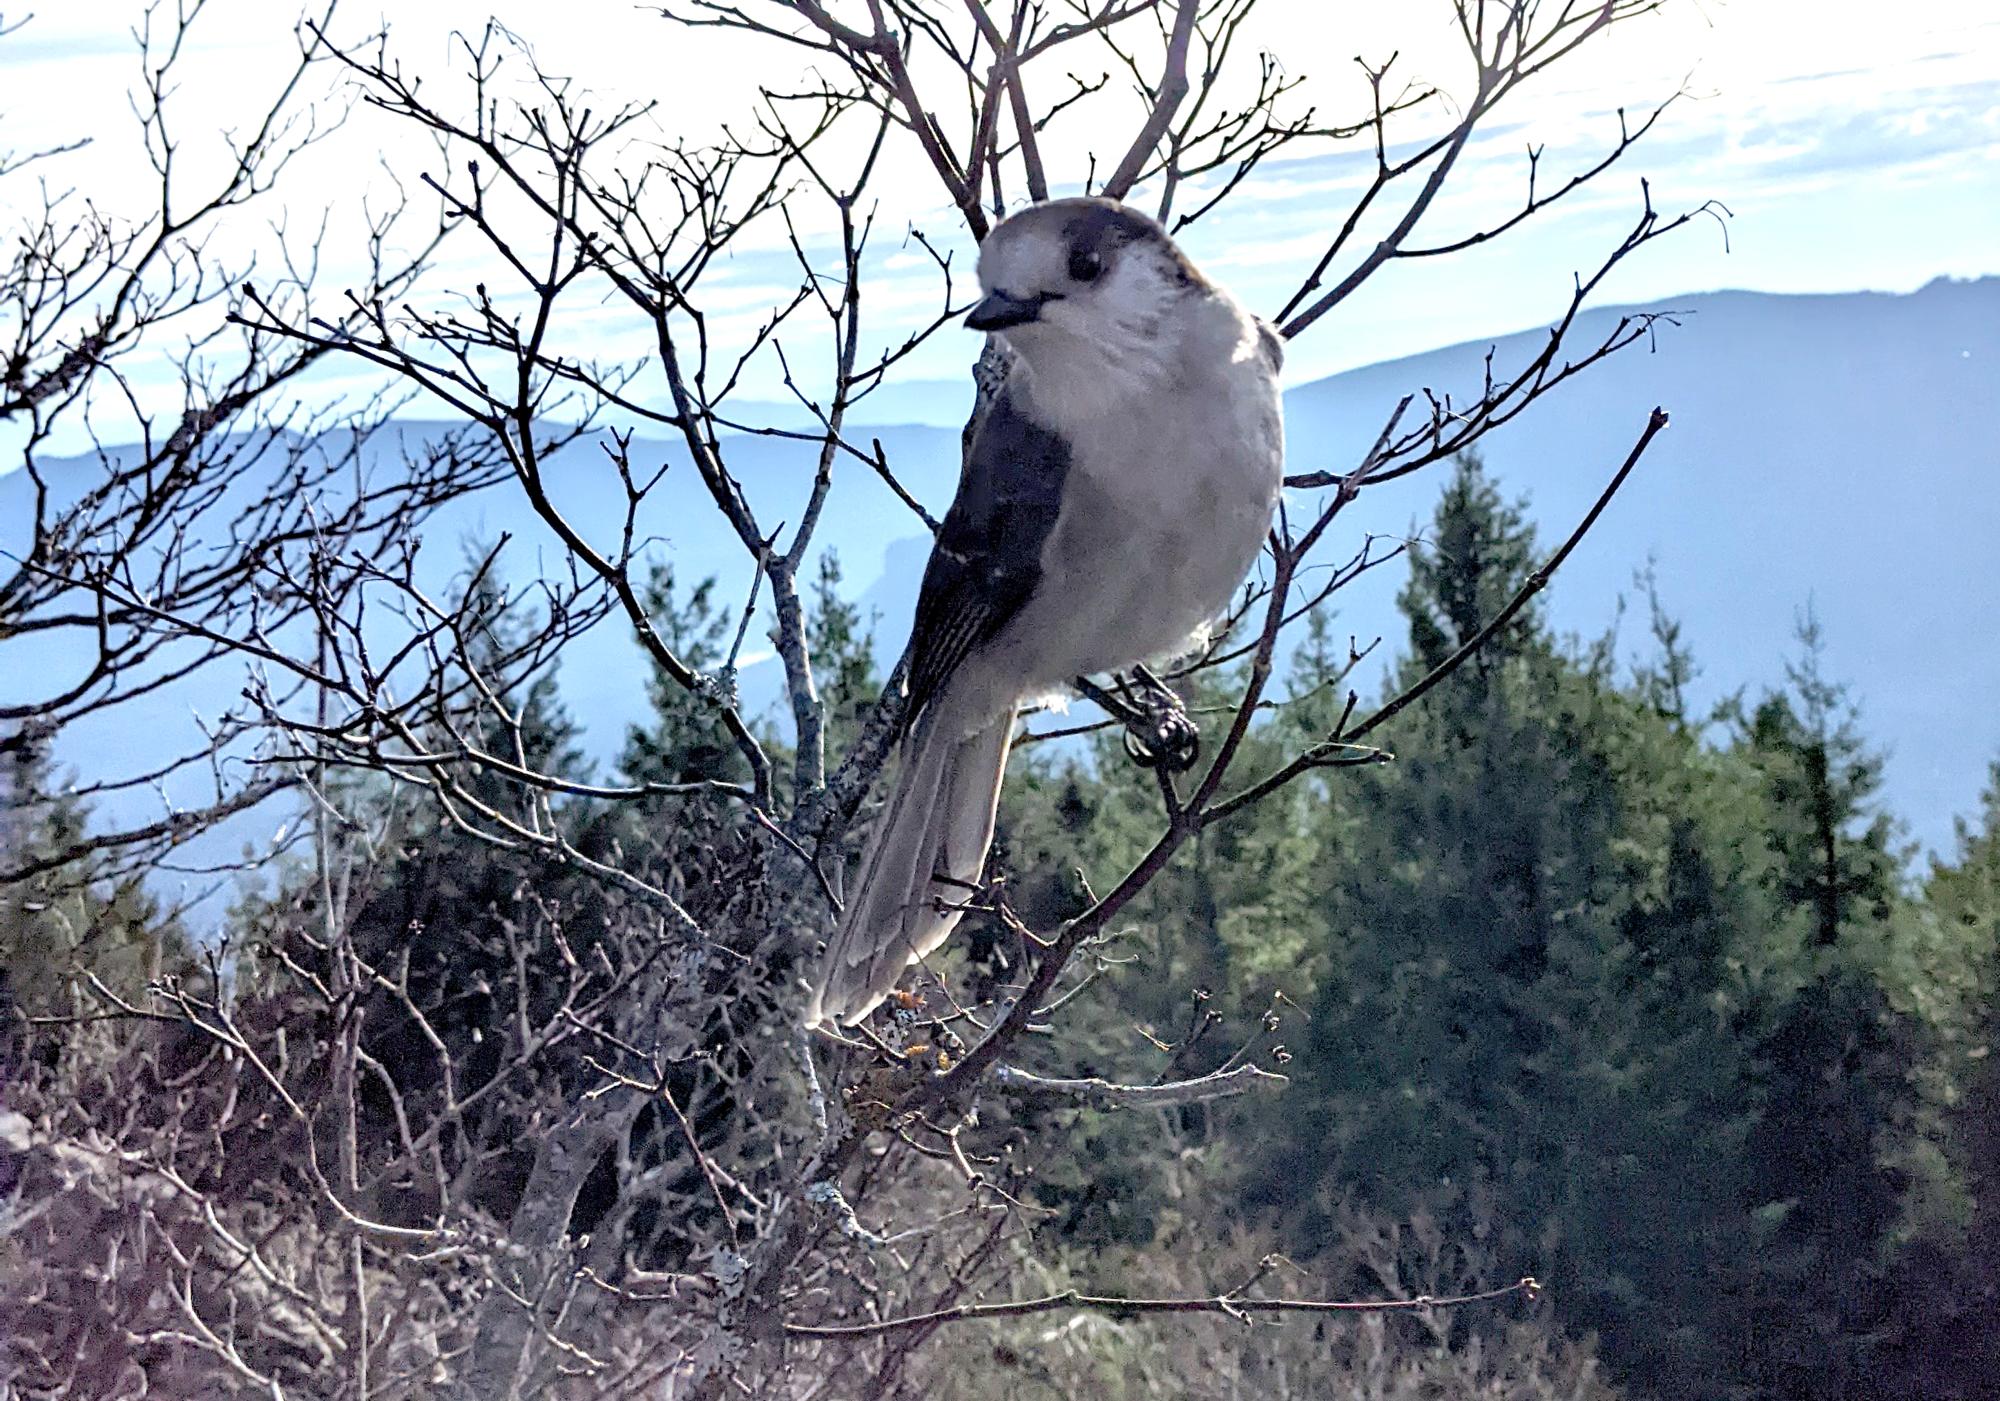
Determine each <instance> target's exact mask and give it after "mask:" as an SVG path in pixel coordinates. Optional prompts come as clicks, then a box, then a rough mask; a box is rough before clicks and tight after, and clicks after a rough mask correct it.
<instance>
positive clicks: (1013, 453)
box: [904, 384, 1070, 726]
mask: <svg viewBox="0 0 2000 1401" xmlns="http://www.w3.org/2000/svg"><path fill="white" fill-rule="evenodd" d="M1069 465H1070V452H1069V445H1068V444H1067V443H1066V442H1064V441H1063V439H1062V438H1061V437H1060V436H1059V435H1058V434H1056V433H1053V432H1051V431H1050V430H1049V429H1046V428H1044V427H1042V426H1041V425H1040V424H1037V423H1035V422H1033V421H1032V420H1031V419H1029V418H1028V417H1027V416H1026V415H1025V414H1023V413H1022V412H1021V410H1020V408H1019V406H1018V405H1017V404H1016V403H1015V400H1014V397H1013V392H1012V389H1011V388H1010V387H1009V386H1007V385H1004V384H1003V385H1002V386H1001V388H1000V390H999V392H998V394H996V395H995V396H994V398H993V401H992V402H991V403H990V404H989V405H988V406H987V409H986V412H985V414H984V415H982V416H981V418H980V421H979V423H978V425H977V426H976V427H975V428H974V430H973V433H972V441H971V443H970V445H969V446H968V447H967V449H966V453H965V463H964V467H963V468H962V470H961V471H960V473H959V478H958V495H957V497H956V498H955V499H954V500H953V501H952V503H951V509H950V510H949V511H947V512H945V517H944V520H943V521H942V522H941V523H940V524H939V526H938V533H937V540H936V543H935V544H934V545H933V546H932V548H931V557H930V562H929V563H928V564H926V565H925V566H924V583H923V589H922V591H921V592H920V593H919V594H918V595H917V620H916V626H915V628H914V630H913V631H912V633H911V637H910V673H909V696H910V704H909V707H908V709H907V710H905V712H904V716H905V720H904V723H905V725H906V726H907V725H912V724H914V723H915V722H916V720H917V718H918V717H919V716H920V715H921V714H922V713H923V710H924V707H926V706H927V705H929V704H930V703H931V702H932V701H934V700H936V699H937V696H938V693H939V692H940V691H941V690H943V688H944V684H945V682H946V681H947V680H949V679H950V677H951V674H952V673H953V672H954V671H956V670H957V669H958V666H959V664H960V663H961V662H963V661H964V660H965V658H966V656H967V654H968V653H970V652H971V651H972V650H973V649H974V648H976V647H979V646H981V645H982V644H984V643H986V642H990V641H991V640H992V639H993V637H994V636H995V635H996V634H997V633H998V632H999V631H1000V629H1001V628H1003V627H1005V626H1006V625H1007V622H1008V620H1009V619H1011V618H1012V617H1013V616H1014V615H1015V614H1016V613H1018V612H1019V611H1020V610H1021V607H1022V605H1024V604H1025V603H1026V602H1027V601H1028V598H1029V597H1030V595H1032V594H1033V593H1034V591H1035V586H1036V585H1037V584H1038V583H1040V582H1041V577H1042V546H1043V545H1044V544H1045V543H1046V542H1047V541H1048V538H1049V533H1050V532H1051V531H1053V530H1054V529H1055V524H1056V516H1057V514H1058V513H1059V512H1060V511H1061V509H1062V493H1063V481H1064V478H1065V477H1066V476H1067V475H1068V473H1069Z"/></svg>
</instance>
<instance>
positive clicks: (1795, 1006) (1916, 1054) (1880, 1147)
mask: <svg viewBox="0 0 2000 1401" xmlns="http://www.w3.org/2000/svg"><path fill="white" fill-rule="evenodd" d="M1799 639H1800V642H1801V657H1800V658H1799V660H1797V661H1796V662H1794V663H1793V664H1792V665H1791V666H1790V667H1789V668H1788V673H1787V674H1788V681H1789V686H1788V689H1787V690H1786V691H1784V692H1779V693H1774V694H1772V695H1769V696H1767V697H1765V698H1764V700H1763V701H1762V702H1761V703H1759V704H1758V705H1757V706H1756V707H1755V709H1754V710H1753V711H1752V712H1751V713H1750V714H1749V716H1748V717H1747V719H1744V720H1741V721H1739V722H1738V730H1739V735H1738V741H1737V747H1738V750H1739V752H1740V753H1741V754H1742V756H1743V757H1744V758H1745V759H1746V760H1747V761H1748V762H1749V763H1750V764H1751V765H1752V766H1753V767H1754V769H1755V770H1756V772H1757V773H1758V775H1759V778H1760V780H1761V786H1762V789H1763V799H1764V817H1763V821H1762V824H1761V825H1762V829H1763V832H1764V842H1765V847H1766V851H1767V853H1768V857H1769V868H1768V873H1767V877H1766V879H1767V884H1768V889H1769V893H1770V896H1771V899H1772V902H1773V910H1774V913H1773V919H1772V923H1771V925H1770V929H1769V935H1768V940H1769V942H1768V943H1767V944H1766V946H1765V947H1764V948H1763V949H1762V950H1761V951H1759V952H1760V956H1761V957H1762V959H1763V961H1764V972H1763V976H1762V979H1761V994H1762V995H1761V998H1760V1000H1759V1002H1758V1004H1757V1005H1756V1006H1755V1007H1753V1009H1752V1016H1751V1017H1749V1018H1748V1019H1746V1023H1745V1030H1746V1032H1747V1033H1748V1035H1749V1037H1750V1038H1751V1040H1752V1042H1753V1045H1754V1050H1753V1058H1754V1063H1755V1067H1756V1068H1755V1080H1754V1083H1755V1093H1756V1095H1757V1101H1758V1108H1759V1119H1758V1123H1757V1125H1756V1128H1755V1130H1754V1132H1753V1133H1752V1135H1751V1139H1750V1143H1749V1154H1750V1161H1751V1165H1752V1169H1753V1172H1754V1176H1753V1177H1752V1179H1751V1180H1750V1182H1749V1183H1748V1188H1749V1192H1748V1196H1747V1197H1746V1200H1745V1204H1746V1206H1748V1207H1750V1208H1751V1209H1752V1210H1753V1211H1754V1213H1755V1214H1756V1216H1757V1218H1758V1219H1759V1220H1760V1221H1761V1222H1763V1223H1764V1224H1765V1225H1766V1226H1767V1228H1768V1231H1769V1244H1768V1247H1767V1249H1766V1250H1765V1252H1764V1254H1763V1256H1762V1257H1761V1258H1760V1259H1759V1261H1758V1262H1757V1267H1756V1269H1755V1271H1754V1272H1753V1274H1752V1276H1751V1277H1750V1278H1749V1280H1748V1281H1747V1284H1746V1291H1745V1307H1746V1309H1747V1313H1748V1319H1749V1323H1750V1333H1749V1335H1748V1341H1749V1343H1750V1346H1749V1348H1748V1351H1747V1352H1746V1354H1745V1358H1744V1363H1743V1369H1744V1371H1745V1373H1746V1375H1747V1376H1748V1377H1749V1378H1750V1379H1751V1380H1752V1381H1753V1382H1754V1383H1755V1384H1756V1385H1757V1387H1758V1388H1759V1391H1760V1394H1763V1395H1767V1396H1772V1397H1785V1398H1793V1397H1796V1398H1807V1397H1818V1396H1826V1395H1846V1396H1857V1397H1863V1396H1873V1395H1890V1394H1898V1393H1897V1391H1896V1389H1895V1386H1894V1385H1893V1384H1887V1385H1888V1389H1887V1390H1883V1389H1882V1388H1883V1386H1884V1385H1885V1384H1886V1383H1885V1380H1884V1374H1883V1365H1882V1359H1881V1356H1880V1347H1881V1344H1882V1341H1883V1338H1884V1336H1885V1333H1886V1330H1887V1328H1888V1325H1889V1321H1890V1311H1889V1308H1888V1299H1889V1291H1888V1288H1887V1282H1886V1281H1887V1275H1886V1270H1887V1265H1888V1257H1889V1252H1890V1249H1891V1244H1892V1233H1893V1232H1894V1231H1895V1230H1896V1228H1897V1225H1898V1223H1899V1220H1900V1218H1901V1214H1902V1203H1903V1188H1904V1183H1905V1175H1904V1173H1903V1172H1902V1171H1901V1170H1900V1168H1899V1166H1898V1165H1897V1163H1896V1157H1897V1147H1896V1138H1897V1135H1898V1134H1899V1133H1901V1132H1903V1131H1905V1130H1906V1129H1907V1128H1908V1127H1909V1125H1910V1123H1911V1122H1912V1119H1913V1117H1914V1113H1915V1103H1914V1095H1913V1085H1912V1077H1913V1073H1914V1070H1915V1067H1916V1065H1917V1064H1918V1062H1919V1060H1920V1059H1921V1056H1922V1047H1921V1044H1920V1041H1919V1035H1920V1028H1919V1027H1918V1026H1917V1025H1916V1024H1915V1023H1914V1022H1913V1020H1912V1019H1910V1018H1908V1017H1907V1016H1904V1015H1901V1014H1899V1013H1898V1012H1897V1010H1896V1009H1895V1008H1894V1007H1893V1006H1892V1005H1891V999H1890V996H1889V991H1888V989H1887V988H1886V987H1885V985H1884V982H1883V977H1882V974H1883V965H1884V961H1885V959H1886V957H1887V955H1888V952H1889V950H1890V949H1891V947H1892V944H1893V929H1892V925H1891V915H1892V913H1893V907H1894V905H1895V902H1896V900H1897V898H1898V894H1899V891H1898V879H1899V878H1898V873H1897V862H1896V858H1895V854H1894V852H1893V851H1892V849H1891V834H1892V829H1891V825H1890V823H1889V820H1888V818H1887V816H1886V815H1885V814H1883V813H1882V812H1881V811H1880V810H1879V808H1878V807H1877V805H1876V802H1875V795H1876V792H1877V790H1878V789H1879V787H1880V783H1881V759H1880V756H1879V755H1877V754H1876V753H1874V752H1873V751H1871V750H1870V748H1869V747H1868V745H1867V744H1866V742H1865V741H1864V740H1863V739H1862V737H1861V734H1860V730H1859V725H1858V722H1857V719H1856V717H1855V714H1854V710H1853V707H1852V706H1851V704H1850V703H1849V702H1848V700H1847V697H1846V693H1845V691H1844V689H1843V688H1842V687H1841V686H1839V685H1838V684H1836V683H1834V682H1833V681H1831V680H1830V679H1828V678H1827V676H1826V675H1825V672H1824V669H1823V649H1824V640H1823V637H1822V635H1821V633H1820V629H1819V627H1818V624H1817V621H1816V620H1815V619H1814V618H1813V617H1812V615H1811V614H1810V612H1808V614H1807V615H1806V617H1805V618H1804V620H1803V621H1802V622H1801V625H1800V631H1799Z"/></svg>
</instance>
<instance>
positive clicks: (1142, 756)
mask: <svg viewBox="0 0 2000 1401" xmlns="http://www.w3.org/2000/svg"><path fill="white" fill-rule="evenodd" d="M1077 689H1078V690H1079V691H1081V692H1082V693H1083V694H1084V695H1086V696H1088V697H1089V698H1090V699H1091V700H1093V701H1095V702H1096V703H1097V704H1098V705H1099V706H1101V707H1102V708H1103V709H1104V711H1105V713H1106V714H1108V715H1110V716H1111V718H1112V719H1114V720H1116V721H1117V722H1118V723H1119V724H1120V725H1123V726H1124V727H1125V736H1124V740H1125V753H1126V754H1127V755H1129V756H1130V757H1131V760H1132V762H1133V763H1135V764H1138V765H1139V766H1140V767H1142V768H1148V769H1165V770H1166V771H1167V772H1169V773H1185V772H1186V771H1187V770H1189V769H1191V768H1193V767H1194V765H1195V761H1196V760H1197V759H1199V758H1200V757H1201V730H1200V728H1199V727H1198V726H1196V724H1195V723H1194V721H1193V720H1192V719H1190V718H1189V716H1188V713H1187V707H1186V706H1185V705H1183V704H1182V703H1181V698H1180V697H1179V696H1177V695H1175V694H1174V690H1173V688H1172V687H1171V686H1169V685H1167V683H1166V682H1164V681H1162V680H1160V678H1159V677H1157V676H1155V675H1153V673H1152V672H1150V671H1148V670H1147V669H1146V668H1145V667H1143V666H1135V667H1133V668H1132V674H1131V675H1130V676H1122V675H1121V676H1117V677H1114V678H1113V689H1112V690H1109V691H1107V690H1105V689H1104V688H1103V687H1101V686H1097V685H1094V684H1092V683H1091V682H1090V681H1088V680H1085V679H1082V678H1079V679H1078V681H1077Z"/></svg>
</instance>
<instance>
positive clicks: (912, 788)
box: [806, 710, 1014, 1026]
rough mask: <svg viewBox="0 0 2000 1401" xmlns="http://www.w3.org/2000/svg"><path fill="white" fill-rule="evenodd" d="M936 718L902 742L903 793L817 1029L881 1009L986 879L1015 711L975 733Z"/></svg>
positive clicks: (860, 896) (869, 872)
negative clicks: (959, 733) (943, 725)
mask: <svg viewBox="0 0 2000 1401" xmlns="http://www.w3.org/2000/svg"><path fill="white" fill-rule="evenodd" d="M928 719H929V717H926V720H924V721H919V722H918V725H917V728H916V729H915V730H914V731H912V732H911V734H910V735H909V737H908V738H907V739H905V740H904V741H903V752H902V764H901V769H900V771H899V772H898V774H897V776H896V787H895V790H894V792H893V793H891V795H890V797H889V804H888V807H887V808H886V809H884V811H883V813H882V816H881V818H880V819H879V820H878V821H877V823H876V826H875V832H874V835H873V836H872V837H870V838H869V841H868V847H867V851H866V854H865V855H864V856H863V858H862V863H861V878H860V879H859V880H858V881H856V882H855V885H854V889H853V890H852V891H850V892H849V894H848V898H847V904H846V908H845V910H844V912H843V913H842V915H841V918H840V927H839V928H838V929H837V930H835V931H834V936H833V939H832V941H831V942H830V943H829V944H828V945H827V951H826V964H825V967H824V968H822V969H821V972H820V978H819V983H818V985H817V986H816V987H815V988H814V990H813V996H812V1002H811V1004H810V1005H809V1006H808V1008H807V1011H806V1023H807V1025H809V1026H810V1025H815V1024H817V1023H819V1022H822V1021H830V1022H839V1023H844V1024H846V1025H850V1026H851V1025H852V1024H854V1023H855V1022H858V1021H860V1020H861V1019H862V1018H863V1017H865V1016H867V1015H868V1014H869V1013H870V1012H872V1011H874V1010H875V1007H876V1005H877V1004H878V1003H880V1002H881V1001H882V999H883V998H885V997H887V996H888V995H889V993H890V991H891V990H892V989H893V988H894V987H895V986H896V980H897V979H898V978H900V977H901V976H902V974H903V970H904V969H905V968H907V967H908V966H909V965H910V964H911V963H913V962H915V961H916V960H917V959H920V958H923V957H925V956H927V955H928V954H929V953H930V952H931V951H932V950H934V949H935V948H937V946H938V945H939V944H942V943H943V942H944V941H945V938H946V936H947V935H949V934H950V933H951V931H952V928H953V927H954V926H955V925H956V924H957V923H958V920H959V915H960V911H959V910H957V909H954V908H950V907H951V906H955V905H962V904H963V903H964V902H965V900H966V899H967V898H968V897H970V896H971V895H972V894H973V888H974V887H975V886H976V885H977V883H978V881H979V877H980V873H981V868H982V867H983V866H984V865H985V862H986V848H987V847H988V846H989V845H990V844H991V843H992V841H993V816H994V811H995V809H996V807H997V806H998V804H999V801H1000V775H1001V772H1002V770H1003V769H1005V767H1006V764H1007V749H1008V746H1009V745H1010V744H1011V743H1012V742H1013V735H1014V713H1013V711H1012V710H1009V711H1008V712H1007V714H1006V715H1005V716H1003V717H1002V718H1000V719H999V720H996V721H994V722H993V724H991V725H989V726H987V727H986V728H985V729H983V730H980V731H978V732H977V733H975V734H973V735H971V736H970V737H967V738H957V737H955V736H954V735H953V734H951V733H949V732H943V733H941V732H940V731H939V730H938V728H937V727H936V726H934V725H932V724H930V723H928ZM940 876H941V877H943V878H942V879H940V878H939V877H940ZM939 902H943V907H940V903H939Z"/></svg>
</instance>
